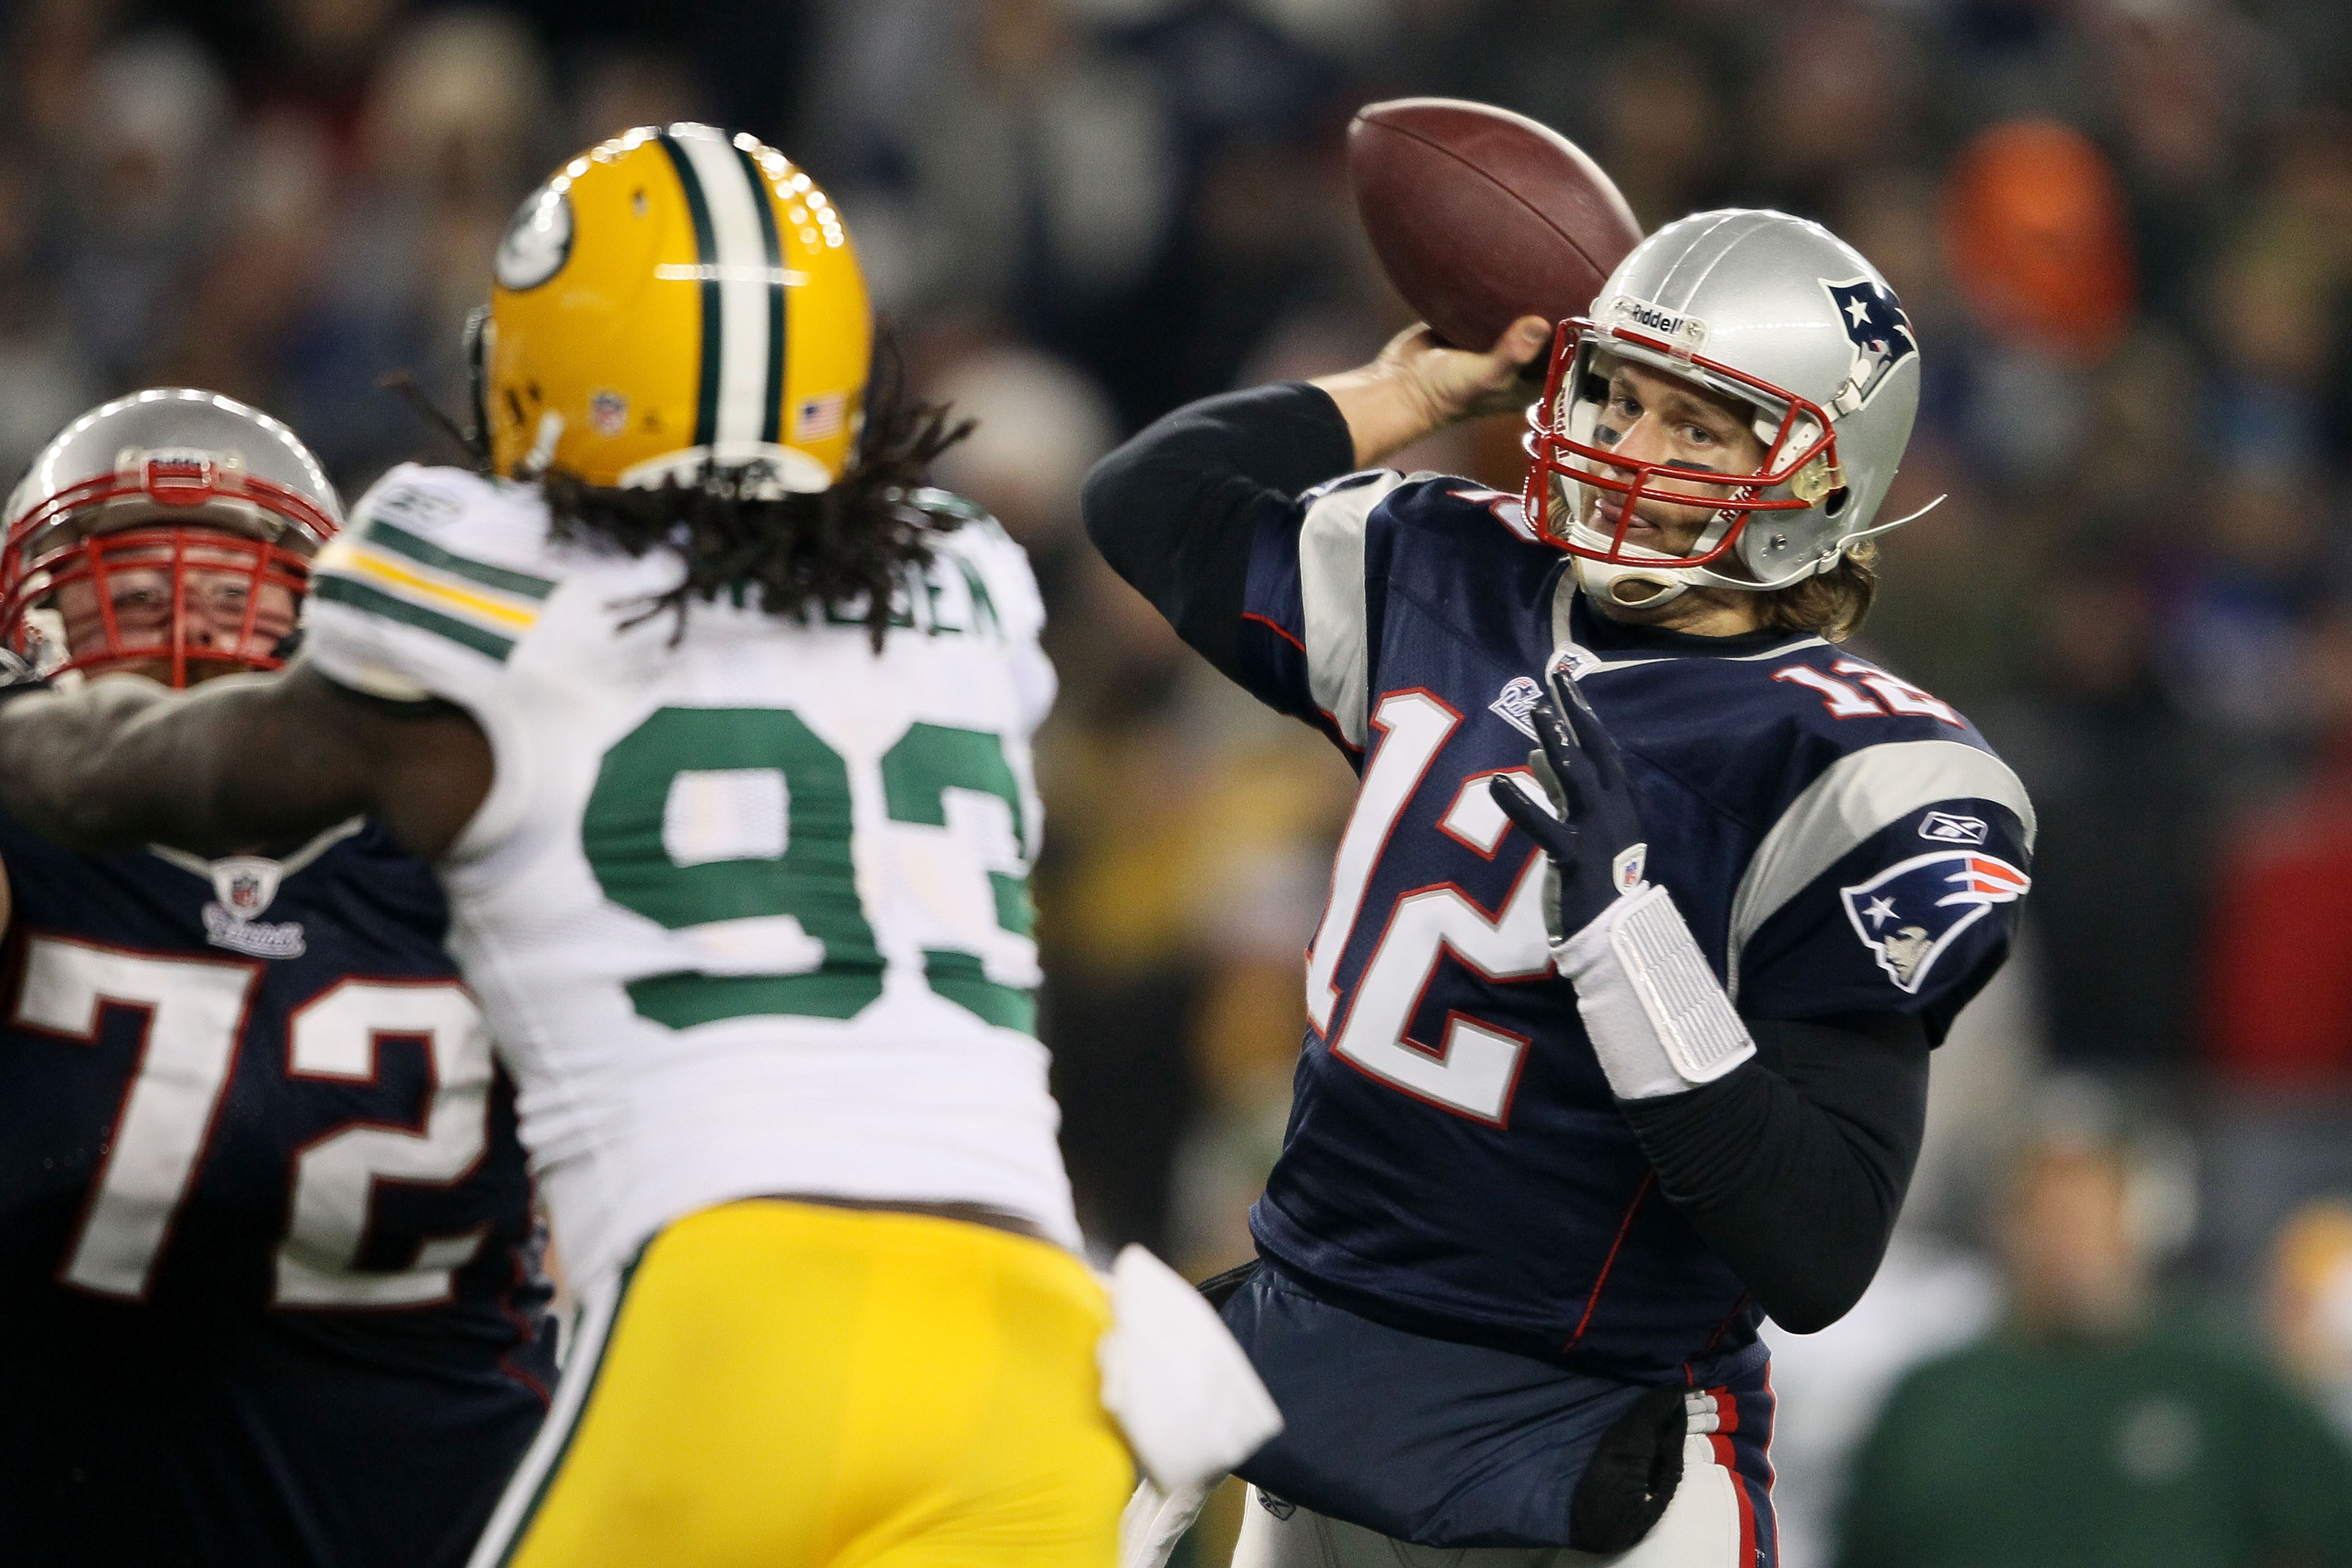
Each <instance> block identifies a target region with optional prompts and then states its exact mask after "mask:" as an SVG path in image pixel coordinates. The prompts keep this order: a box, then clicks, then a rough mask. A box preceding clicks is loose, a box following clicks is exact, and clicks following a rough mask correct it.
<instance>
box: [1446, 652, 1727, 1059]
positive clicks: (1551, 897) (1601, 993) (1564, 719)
mask: <svg viewBox="0 0 2352 1568" xmlns="http://www.w3.org/2000/svg"><path fill="white" fill-rule="evenodd" d="M1548 684H1549V686H1550V688H1551V696H1550V697H1549V699H1548V700H1544V701H1540V702H1538V703H1537V704H1536V706H1535V711H1534V712H1533V713H1532V714H1531V715H1529V717H1531V718H1532V719H1534V721H1535V726H1536V738H1537V740H1538V742H1540V743H1541V746H1542V750H1540V751H1537V752H1529V753H1528V766H1529V767H1530V768H1532V769H1533V770H1534V771H1535V775H1536V778H1537V780H1538V782H1539V783H1541V784H1542V785H1543V786H1544V789H1545V790H1546V791H1547V792H1548V793H1549V795H1551V798H1552V800H1553V802H1554V803H1555V804H1557V805H1559V809H1560V815H1559V816H1552V814H1551V813H1549V812H1548V811H1546V810H1544V809H1543V807H1541V806H1539V805H1537V804H1536V803H1535V802H1534V801H1533V800H1531V799H1530V798H1528V794H1527V792H1526V791H1525V790H1522V789H1521V788H1519V787H1518V785H1517V784H1513V783H1512V782H1511V781H1510V780H1509V779H1507V778H1505V777H1503V776H1501V775H1499V774H1498V775H1496V778H1495V780H1494V781H1493V782H1492V783H1491V784H1488V785H1487V786H1486V787H1487V790H1488V792H1489V793H1490V794H1491V795H1493V796H1494V800H1495V804H1496V805H1498V806H1500V807H1502V809H1503V815H1504V816H1507V817H1509V818H1510V819H1511V820H1512V821H1513V822H1515V823H1517V825H1518V826H1520V827H1521V828H1522V829H1524V830H1525V831H1526V833H1527V836H1528V837H1530V838H1532V839H1534V840H1535V841H1536V843H1537V844H1538V845H1539V846H1540V847H1542V849H1543V852H1544V857H1545V859H1546V861H1547V862H1548V865H1549V876H1548V879H1547V882H1546V887H1545V895H1546V896H1545V899H1544V919H1545V921H1546V922H1547V923H1548V924H1549V926H1550V927H1551V962H1552V967H1553V968H1555V969H1557V970H1558V971H1559V973H1561V975H1563V976H1564V977H1566V979H1567V980H1568V982H1569V983H1570V984H1572V985H1574V986H1575V987H1576V1010H1577V1012H1578V1013H1579V1014H1580V1016H1582V1017H1583V1019H1584V1032H1585V1034H1586V1035H1587V1036H1588V1037H1590V1038H1591V1041H1592V1050H1593V1054H1594V1055H1595V1056H1596V1057H1598V1058H1600V1061H1601V1071H1602V1072H1603V1073H1605V1074H1607V1075H1608V1079H1609V1087H1610V1089H1611V1090H1612V1091H1613V1092H1614V1093H1615V1094H1616V1096H1617V1098H1618V1099H1620V1100H1650V1099H1654V1098H1655V1097H1657V1096H1660V1095H1666V1094H1679V1093H1681V1092H1682V1091H1683V1090H1685V1089H1693V1088H1696V1087H1697V1086H1698V1085H1700V1084H1703V1083H1712V1082H1714V1081H1715V1080H1716V1079H1718V1078H1721V1077H1722V1076H1723V1075H1724V1074H1725V1073H1727V1072H1729V1071H1731V1070H1732V1069H1733V1068H1737V1067H1738V1066H1739V1064H1740V1063H1742V1062H1744V1061H1746V1060H1747V1059H1748V1058H1750V1057H1752V1056H1754V1055H1755V1054H1756V1042H1755V1041H1754V1040H1752V1039H1750V1038H1749V1037H1748V1026H1747V1025H1745V1024H1743V1023H1741V1022H1740V1019H1739V1015H1738V1012H1737V1011H1736V1010H1734V1008H1733V1007H1732V1005H1731V998H1730V997H1729V996H1727V994H1725V993H1724V989H1723V985H1722V983H1721V982H1720V981H1718V980H1717V978H1716V975H1715V973H1714V971H1712V970H1711V969H1709V968H1708V967H1707V963H1706V957H1705V956H1704V955H1703V954H1701V953H1700V952H1699V950H1698V944H1697V943H1696V942H1694V941H1693V940H1692V939H1691V933H1690V927H1688V926H1687V925H1685V924H1684V923H1683V917H1682V915H1681V914H1680V913H1679V912H1678V911H1677V910H1675V902H1674V900H1673V899H1672V898H1670V897H1669V896H1668V895H1667V893H1666V890H1665V889H1664V888H1660V887H1653V886H1652V885H1651V884H1650V883H1648V882H1646V881H1644V880H1643V877H1642V873H1643V869H1644V867H1645V863H1646V862H1647V861H1648V859H1649V853H1650V846H1649V843H1648V841H1647V840H1646V839H1644V838H1643V834H1642V821H1641V817H1640V816H1638V815H1637V814H1636V813H1635V811H1634V810H1633V791H1632V790H1631V789H1630V788H1629V787H1628V786H1627V784H1626V780H1625V763H1624V759H1623V758H1622V757H1621V756H1619V755H1618V752H1617V743H1616V742H1614V741H1612V740H1611V739H1610V738H1609V731H1606V730H1604V729H1602V728H1601V720H1600V718H1599V717H1598V716H1597V715H1596V714H1594V712H1593V711H1592V710H1591V707H1590V706H1589V705H1588V704H1587V703H1586V702H1585V700H1584V695H1583V693H1581V692H1580V691H1578V690H1577V689H1576V685H1575V683H1574V682H1573V681H1571V680H1570V679H1568V678H1567V677H1566V676H1564V675H1559V674H1555V675H1553V676H1552V677H1551V679H1550V680H1549V683H1548Z"/></svg>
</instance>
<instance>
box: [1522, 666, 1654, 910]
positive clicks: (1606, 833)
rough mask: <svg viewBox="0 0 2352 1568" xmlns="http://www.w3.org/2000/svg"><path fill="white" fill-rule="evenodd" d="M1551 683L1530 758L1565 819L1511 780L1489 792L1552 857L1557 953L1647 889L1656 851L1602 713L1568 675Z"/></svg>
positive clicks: (1533, 715) (1547, 905) (1537, 714)
mask: <svg viewBox="0 0 2352 1568" xmlns="http://www.w3.org/2000/svg"><path fill="white" fill-rule="evenodd" d="M1547 684H1549V686H1550V688H1551V696H1550V697H1549V698H1548V699H1543V700H1538V702H1537V703H1536V705H1535V708H1534V710H1533V711H1531V712H1530V713H1529V714H1528V718H1529V719H1530V720H1532V721H1534V723H1535V727H1536V739H1537V741H1538V742H1539V743H1540V745H1541V747H1542V749H1541V750H1540V751H1534V752H1528V767H1529V768H1530V769H1531V770H1533V771H1534V773H1535V775H1536V779H1537V781H1538V783H1540V784H1542V785H1543V787H1544V793H1545V794H1547V795H1550V796H1551V800H1552V805H1554V806H1556V807H1558V808H1559V816H1553V815H1552V814H1551V813H1550V812H1548V811H1546V810H1544V809H1543V808H1542V807H1541V806H1539V805H1537V804H1536V803H1535V802H1534V801H1533V800H1531V799H1529V798H1528V793H1527V791H1525V790H1523V789H1521V788H1520V787H1519V786H1518V785H1517V784H1514V783H1512V782H1511V780H1510V779H1509V778H1508V777H1507V776H1506V775H1504V774H1501V773H1497V774H1496V775H1495V777H1494V778H1493V779H1492V780H1491V781H1490V782H1489V783H1488V784H1487V785H1486V788H1487V792H1488V793H1489V794H1490V795H1493V796H1494V800H1495V804H1496V805H1498V806H1500V807H1502V808H1503V815H1504V816H1507V817H1509V818H1510V819H1511V820H1512V821H1513V822H1515V823H1517V824H1518V825H1519V827H1520V829H1521V830H1522V831H1523V832H1525V833H1526V834H1527V836H1528V837H1530V838H1532V839H1534V840H1535V841H1536V843H1537V845H1538V847H1540V848H1541V849H1542V850H1543V852H1544V853H1545V854H1546V855H1547V856H1549V857H1550V859H1551V868H1550V872H1549V883H1550V885H1549V887H1548V888H1547V889H1546V891H1547V893H1548V894H1549V897H1547V898H1546V899H1545V900H1544V921H1545V923H1546V924H1547V925H1549V927H1550V928H1551V940H1552V945H1553V946H1555V947H1557V946H1559V944H1560V943H1561V942H1566V941H1567V940H1568V939H1569V938H1570V937H1571V936H1574V935H1575V934H1576V933H1577V932H1578V931H1582V930H1583V929H1584V928H1585V927H1586V926H1588V925H1591V923H1592V922H1593V921H1595V920H1598V919H1599V918H1600V917H1601V915H1603V914H1605V913H1606V912H1608V910H1609V907H1610V906H1611V905H1612V904H1613V903H1615V902H1616V901H1617V900H1618V899H1619V898H1620V897H1622V896H1623V895H1624V894H1627V893H1631V892H1633V891H1635V890H1637V889H1640V888H1641V887H1642V885H1643V879H1642V873H1643V868H1644V865H1645V863H1646V862H1647V860H1648V858H1649V851H1650V846H1649V844H1648V843H1647V841H1646V840H1645V838H1644V837H1643V832H1642V819H1641V817H1640V816H1638V815H1636V814H1635V812H1634V810H1633V791H1632V790H1631V789H1629V788H1628V787H1627V786H1626V783H1625V762H1624V759H1623V758H1622V757H1621V756H1620V755H1619V754H1618V752H1617V742H1614V741H1612V740H1611V739H1610V738H1609V731H1606V730H1604V729H1602V728H1601V718H1600V715H1598V714H1596V713H1595V712H1593V711H1592V707H1591V704H1590V703H1588V702H1586V701H1585V700H1584V693H1582V692H1581V691H1579V690H1578V689H1576V682H1575V681H1573V680H1570V679H1569V678H1568V676H1567V675H1566V674H1565V673H1562V672H1559V671H1554V672H1553V674H1552V675H1551V677H1550V678H1549V681H1548V682H1547ZM1563 715H1565V721H1564V722H1563V719H1562V716H1563ZM1563 819H1564V820H1563Z"/></svg>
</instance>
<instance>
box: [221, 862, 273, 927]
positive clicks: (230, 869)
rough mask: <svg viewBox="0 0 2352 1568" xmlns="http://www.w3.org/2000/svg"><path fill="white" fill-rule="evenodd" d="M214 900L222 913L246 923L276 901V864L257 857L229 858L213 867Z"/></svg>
mask: <svg viewBox="0 0 2352 1568" xmlns="http://www.w3.org/2000/svg"><path fill="white" fill-rule="evenodd" d="M212 871H213V896H214V897H215V898H216V899H218V900H220V906H221V908H222V909H224V910H227V911H228V912H229V913H230V914H231V915H232V916H234V917H235V918H236V919H237V920H240V921H249V920H252V919H253V918H254V917H255V916H257V915H258V914H260V913H261V911H262V910H266V909H268V907H269V906H270V904H271V902H272V901H273V900H276V899H277V897H278V876H279V871H278V862H277V861H275V860H267V859H264V858H262V857H260V856H258V855H232V856H230V857H229V858H227V859H226V860H215V861H214V862H213V865H212Z"/></svg>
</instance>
